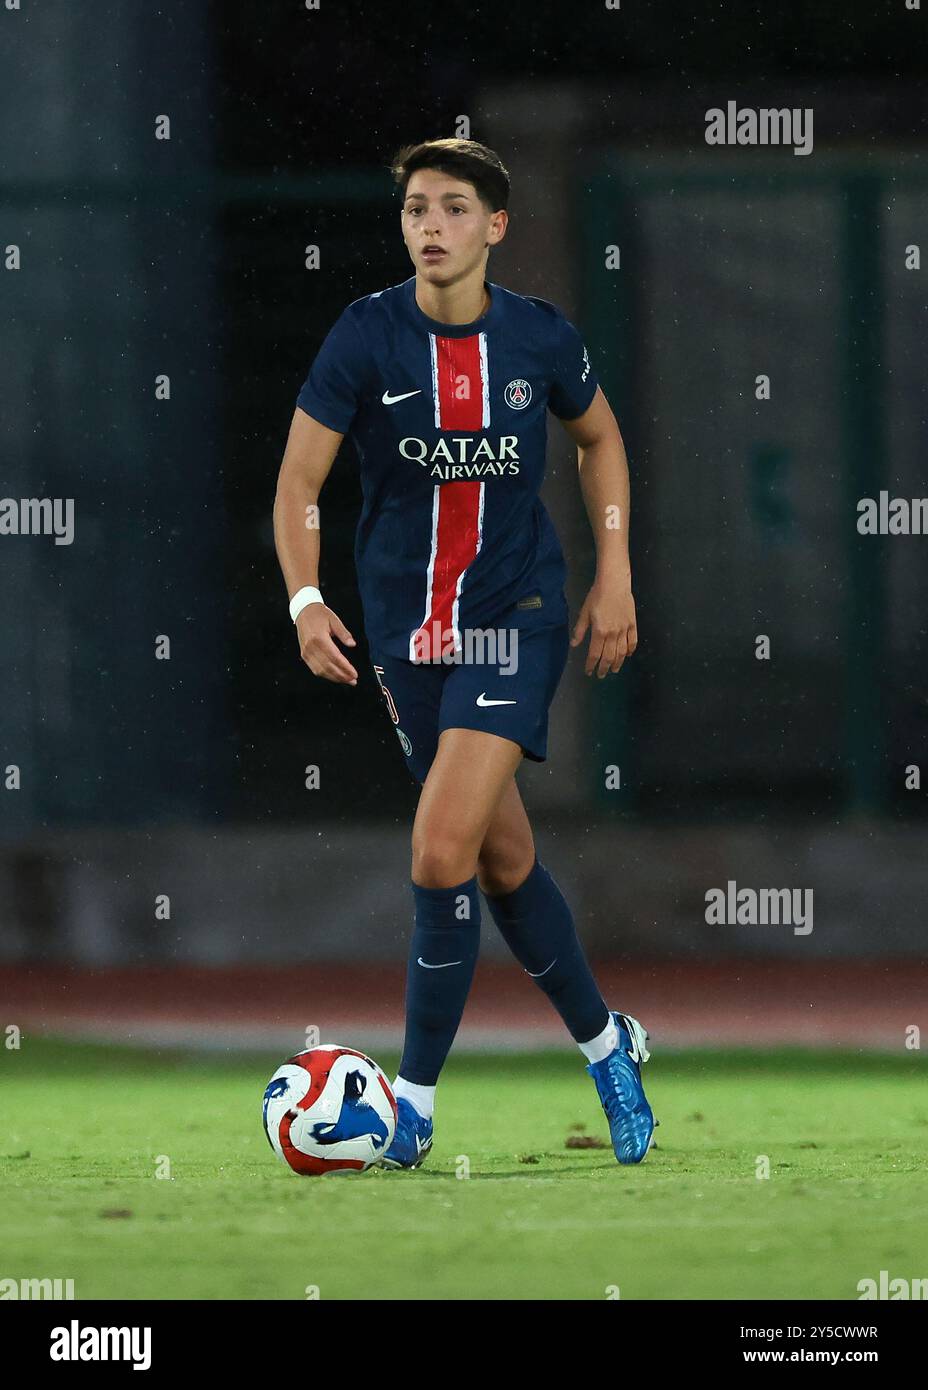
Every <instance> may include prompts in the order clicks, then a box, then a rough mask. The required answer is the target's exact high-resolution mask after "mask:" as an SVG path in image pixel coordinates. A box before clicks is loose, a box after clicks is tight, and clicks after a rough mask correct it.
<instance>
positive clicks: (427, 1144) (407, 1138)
mask: <svg viewBox="0 0 928 1390" xmlns="http://www.w3.org/2000/svg"><path fill="white" fill-rule="evenodd" d="M431 1147H432V1121H431V1120H424V1119H423V1118H422V1116H421V1115H420V1114H419V1112H418V1110H417V1109H416V1107H415V1106H414V1105H412V1104H411V1102H410V1101H408V1100H407V1099H406V1098H405V1096H397V1098H396V1134H395V1135H394V1136H393V1143H392V1144H391V1145H390V1147H389V1149H387V1152H386V1153H385V1154H384V1156H383V1158H382V1159H381V1160H380V1162H381V1164H382V1166H383V1167H384V1168H418V1167H419V1164H420V1163H421V1162H422V1160H423V1159H424V1158H425V1156H426V1154H427V1153H428V1151H429V1149H430V1148H431Z"/></svg>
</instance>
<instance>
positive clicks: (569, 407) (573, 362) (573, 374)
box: [548, 314, 599, 420]
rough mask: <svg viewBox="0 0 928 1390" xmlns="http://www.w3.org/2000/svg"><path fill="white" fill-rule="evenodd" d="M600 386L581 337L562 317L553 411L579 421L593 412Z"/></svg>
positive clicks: (550, 398)
mask: <svg viewBox="0 0 928 1390" xmlns="http://www.w3.org/2000/svg"><path fill="white" fill-rule="evenodd" d="M598 385H599V383H598V381H597V380H596V377H595V375H594V373H593V368H592V367H591V366H590V359H589V357H588V355H587V350H586V348H585V347H584V346H583V340H582V339H581V337H580V334H579V333H578V332H577V330H576V328H574V326H573V324H572V323H571V322H570V321H569V320H568V319H565V318H564V316H563V314H558V317H557V336H556V341H555V349H554V372H553V374H552V378H551V387H550V389H549V392H548V405H549V407H550V408H551V410H552V411H553V413H554V414H555V415H556V416H557V417H558V418H559V419H561V420H575V419H576V418H577V416H578V415H582V414H583V412H584V411H585V410H587V409H588V408H589V406H590V404H591V403H592V400H593V397H594V396H595V395H596V388H597V386H598Z"/></svg>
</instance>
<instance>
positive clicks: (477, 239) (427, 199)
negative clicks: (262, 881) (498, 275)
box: [402, 169, 506, 285]
mask: <svg viewBox="0 0 928 1390" xmlns="http://www.w3.org/2000/svg"><path fill="white" fill-rule="evenodd" d="M402 226H403V240H404V241H405V242H406V249H407V251H408V252H409V255H410V257H411V258H412V263H413V265H414V266H415V267H416V274H417V275H420V276H421V277H422V279H423V280H427V281H428V282H429V284H432V285H453V284H456V283H458V282H459V281H460V280H462V279H465V278H466V277H467V276H468V275H470V274H472V273H473V272H474V271H475V270H477V269H479V268H482V267H484V266H485V265H486V258H487V248H488V246H492V245H495V243H496V242H497V241H500V240H501V239H502V236H503V233H504V231H505V229H506V213H505V212H503V211H499V212H490V211H488V209H487V207H486V204H484V203H482V202H481V201H480V198H479V196H478V194H477V190H476V189H475V188H474V186H473V184H472V183H467V182H466V181H465V180H464V179H455V178H451V177H450V175H448V174H442V173H440V172H439V171H438V170H437V169H419V170H417V172H416V173H415V174H413V176H412V178H411V179H410V180H409V183H408V184H407V186H406V199H405V201H404V203H403V212H402Z"/></svg>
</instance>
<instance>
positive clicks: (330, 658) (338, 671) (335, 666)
mask: <svg viewBox="0 0 928 1390" xmlns="http://www.w3.org/2000/svg"><path fill="white" fill-rule="evenodd" d="M296 635H297V637H298V638H299V641H300V656H301V657H302V658H303V660H304V661H305V662H306V665H307V666H308V667H309V669H310V670H311V671H312V673H313V675H314V676H322V677H323V678H324V679H325V680H327V681H337V682H338V683H339V684H340V685H357V683H358V673H357V671H356V670H355V669H354V667H353V666H352V664H351V662H350V661H349V660H348V658H347V657H346V656H343V655H342V653H341V652H340V651H339V650H338V647H336V645H335V642H334V641H333V638H335V637H337V638H338V640H339V641H340V642H344V643H346V644H347V645H348V646H351V647H354V646H356V645H357V644H356V642H355V640H354V638H353V637H352V635H351V633H350V632H349V631H348V629H347V628H346V627H345V624H344V623H343V622H342V620H341V618H339V616H338V615H337V614H336V613H333V612H332V610H331V608H326V606H325V604H324V603H308V604H307V605H306V607H305V608H304V609H303V611H302V613H301V614H300V615H299V617H298V618H297V620H296Z"/></svg>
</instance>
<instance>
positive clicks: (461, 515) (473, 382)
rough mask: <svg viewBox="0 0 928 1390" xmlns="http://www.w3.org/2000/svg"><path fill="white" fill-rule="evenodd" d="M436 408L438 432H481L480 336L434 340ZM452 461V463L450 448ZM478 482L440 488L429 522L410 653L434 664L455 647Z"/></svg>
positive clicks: (473, 540) (473, 542)
mask: <svg viewBox="0 0 928 1390" xmlns="http://www.w3.org/2000/svg"><path fill="white" fill-rule="evenodd" d="M434 341H435V378H436V388H437V391H438V400H437V401H436V406H437V410H438V420H439V425H440V428H441V430H442V431H443V432H444V431H446V430H474V431H477V430H481V429H482V428H483V396H484V387H485V385H486V383H485V382H484V380H483V370H482V363H481V360H480V336H479V334H474V335H473V336H472V337H469V338H439V337H437V336H436V338H435V340H434ZM449 452H450V453H451V457H452V463H453V462H454V461H456V459H457V451H456V448H455V445H454V443H453V442H451V443H450V444H449ZM480 499H481V484H480V480H479V479H477V478H474V479H466V480H464V479H454V480H452V481H450V482H446V483H441V484H439V491H438V517H437V520H435V521H434V522H433V528H432V529H433V535H432V547H433V548H432V554H431V556H430V562H429V563H430V572H431V584H430V589H429V594H428V598H427V610H426V615H425V619H424V621H423V623H422V625H421V627H420V628H419V629H418V630H417V631H416V632H415V633H413V636H412V642H411V655H412V656H413V657H414V658H415V659H417V660H419V661H434V660H437V659H438V658H439V657H440V656H441V652H442V649H443V648H444V647H445V646H447V647H448V648H449V649H450V647H451V644H452V641H453V642H454V644H455V645H456V644H457V642H458V634H457V632H456V631H455V629H454V604H455V599H456V598H457V590H458V583H459V581H460V579H461V576H462V574H463V573H464V571H465V570H466V569H467V566H468V565H469V564H470V563H471V562H472V561H473V559H474V557H475V556H476V554H477V552H478V550H479V549H480Z"/></svg>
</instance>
